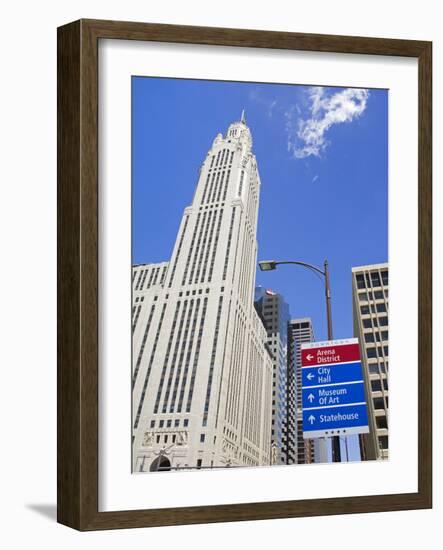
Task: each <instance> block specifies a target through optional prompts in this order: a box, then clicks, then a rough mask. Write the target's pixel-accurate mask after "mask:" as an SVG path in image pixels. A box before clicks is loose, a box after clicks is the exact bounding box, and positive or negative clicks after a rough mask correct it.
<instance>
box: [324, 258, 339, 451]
mask: <svg viewBox="0 0 443 550" xmlns="http://www.w3.org/2000/svg"><path fill="white" fill-rule="evenodd" d="M324 267H325V270H324V275H325V299H326V318H327V320H328V340H333V338H334V334H333V331H332V312H331V286H330V282H329V265H328V260H325V263H324ZM332 460H333V461H334V462H341V448H340V436H338V435H334V436H333V438H332Z"/></svg>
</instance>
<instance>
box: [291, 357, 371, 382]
mask: <svg viewBox="0 0 443 550" xmlns="http://www.w3.org/2000/svg"><path fill="white" fill-rule="evenodd" d="M301 375H302V387H303V388H305V387H306V386H318V385H329V384H338V383H340V382H357V381H363V376H362V371H361V362H360V361H358V362H355V363H347V364H346V368H345V369H344V368H343V364H339V365H321V366H316V367H303V368H302V371H301Z"/></svg>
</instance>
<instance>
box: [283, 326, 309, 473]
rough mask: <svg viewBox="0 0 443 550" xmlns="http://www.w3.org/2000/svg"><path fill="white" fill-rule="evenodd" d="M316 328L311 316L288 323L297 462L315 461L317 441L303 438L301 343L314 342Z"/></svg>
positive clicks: (291, 412) (290, 400) (290, 397)
mask: <svg viewBox="0 0 443 550" xmlns="http://www.w3.org/2000/svg"><path fill="white" fill-rule="evenodd" d="M314 341H315V336H314V328H313V326H312V321H311V319H310V318H309V317H305V318H302V319H291V321H290V322H289V324H288V378H289V380H290V384H288V406H289V415H288V417H289V418H290V419H291V424H290V429H291V431H292V432H293V433H294V434H295V436H293V437H292V439H293V440H294V442H295V443H296V445H295V446H293V447H291V451H292V456H293V460H294V462H295V463H297V464H311V463H312V462H315V443H314V440H312V439H303V409H302V391H301V388H302V376H301V373H302V371H301V344H302V343H304V342H314Z"/></svg>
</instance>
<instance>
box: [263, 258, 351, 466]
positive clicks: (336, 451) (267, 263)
mask: <svg viewBox="0 0 443 550" xmlns="http://www.w3.org/2000/svg"><path fill="white" fill-rule="evenodd" d="M284 264H291V265H300V266H302V267H306V268H307V269H309V270H310V271H313V272H314V273H318V274H319V275H321V276H322V277H323V279H324V281H325V301H326V318H327V322H328V340H332V339H333V332H332V313H331V287H330V282H329V267H328V260H325V261H324V264H323V269H320V268H319V267H317V266H315V265H312V264H308V263H306V262H293V261H284V262H277V261H275V260H262V261H260V262H258V265H259V267H260V269H261V271H274V269H277V266H278V265H284ZM332 449H333V460H334V462H341V457H340V438H339V437H338V436H334V437H333V438H332Z"/></svg>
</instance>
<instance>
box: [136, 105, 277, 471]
mask: <svg viewBox="0 0 443 550" xmlns="http://www.w3.org/2000/svg"><path fill="white" fill-rule="evenodd" d="M259 193H260V178H259V174H258V170H257V163H256V159H255V156H254V155H253V153H252V137H251V132H250V130H249V128H248V127H247V125H246V121H245V117H244V114H243V113H242V117H241V120H240V121H238V122H234V123H232V124H231V125H230V126H229V128H228V131H227V133H226V135H225V136H223V135H222V134H218V135H217V137H216V138H215V140H214V142H213V144H212V147H211V148H210V150H209V152H208V154H207V155H206V158H205V160H204V162H203V164H202V166H201V169H200V174H199V179H198V183H197V187H196V189H195V193H194V198H193V201H192V204H191V206H189V207H187V208H185V211H184V213H183V217H182V220H181V224H180V228H179V231H178V235H177V239H176V242H175V246H174V249H173V253H172V257H171V260H170V262H169V263H166V262H165V263H162V264H147V265H140V266H136V267H134V268H133V305H134V308H133V373H132V376H133V467H134V471H137V472H140V471H157V470H168V469H171V468H172V469H175V468H179V469H181V468H202V467H203V468H205V467H222V466H229V465H232V466H248V465H250V466H257V465H264V464H269V463H270V449H271V402H272V361H271V358H270V356H269V354H268V352H267V350H266V348H265V342H266V338H267V335H266V331H265V328H264V327H263V324H262V322H261V320H260V318H259V317H258V315H257V313H256V311H255V309H254V305H253V300H254V288H255V270H256V259H257V240H256V232H257V215H258V205H259Z"/></svg>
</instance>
